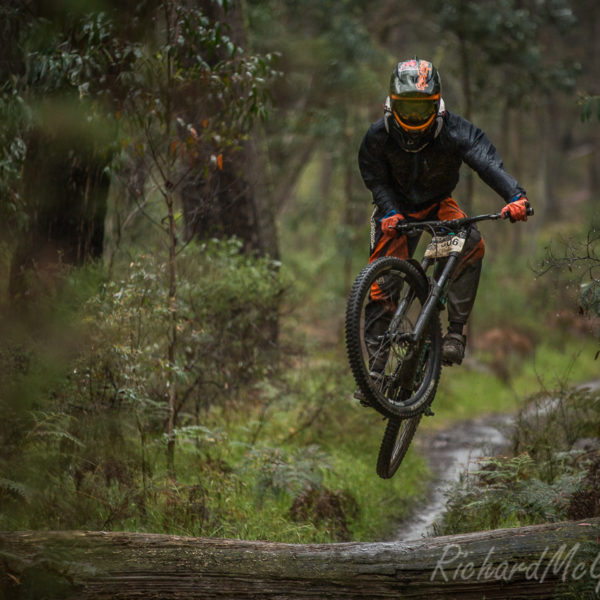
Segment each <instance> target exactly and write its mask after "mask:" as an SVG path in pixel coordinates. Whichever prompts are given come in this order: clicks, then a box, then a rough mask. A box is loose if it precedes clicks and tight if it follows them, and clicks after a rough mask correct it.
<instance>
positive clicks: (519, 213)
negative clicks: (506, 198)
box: [500, 196, 529, 223]
mask: <svg viewBox="0 0 600 600" xmlns="http://www.w3.org/2000/svg"><path fill="white" fill-rule="evenodd" d="M528 208H529V201H528V200H527V198H525V196H523V197H522V198H519V199H518V200H515V201H514V202H509V203H508V204H507V205H506V206H505V207H504V208H503V209H502V210H501V211H500V214H501V215H502V218H503V219H510V222H511V223H515V222H516V221H527V209H528Z"/></svg>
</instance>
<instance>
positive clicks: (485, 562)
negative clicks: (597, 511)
mask: <svg viewBox="0 0 600 600" xmlns="http://www.w3.org/2000/svg"><path fill="white" fill-rule="evenodd" d="M599 533H600V518H596V519H590V520H589V521H585V522H583V521H580V522H564V523H553V524H549V525H537V526H530V527H521V528H515V529H499V530H496V531H487V532H478V533H471V534H463V535H453V536H445V537H438V538H428V539H422V540H416V541H410V542H381V543H347V544H323V545H295V544H279V543H269V542H247V541H237V540H218V539H203V538H184V537H177V536H172V535H159V534H144V533H123V532H119V533H107V532H86V533H84V532H8V533H3V534H0V552H1V555H2V556H3V571H0V576H1V577H2V586H3V588H4V589H5V590H6V591H7V592H8V593H9V594H10V593H11V592H12V594H13V597H17V596H16V592H18V591H19V589H22V590H25V588H26V587H27V586H29V587H28V590H31V589H33V587H32V586H33V582H32V579H33V578H34V577H40V576H41V575H40V574H41V573H42V571H43V570H44V569H45V570H46V571H47V572H52V573H54V581H55V587H54V588H52V589H58V588H56V585H58V584H57V583H56V581H57V580H58V579H60V577H62V579H63V583H64V585H63V587H62V588H60V590H59V593H60V597H62V598H78V599H87V598H94V599H97V598H113V599H124V598H145V599H152V598H166V597H168V598H187V599H189V598H210V599H211V600H212V599H214V598H236V599H243V598H261V599H263V598H277V599H278V600H285V599H290V598H305V599H307V598H314V599H322V598H333V599H335V598H339V599H342V598H343V599H344V600H349V599H352V598H356V599H359V598H360V599H361V600H368V599H371V598H394V599H397V598H427V599H431V598H461V599H462V600H468V599H470V598H473V599H474V598H477V600H480V599H481V598H486V599H493V598H510V599H511V600H517V599H519V598H522V599H528V600H531V599H532V598H551V597H552V598H563V597H564V598H566V597H574V596H573V592H574V591H577V590H574V587H573V586H582V585H587V586H588V588H587V589H588V590H591V589H594V588H595V586H596V585H597V584H598V580H599V578H600V555H599V551H600V547H599V546H598V543H597V539H598V534H599ZM67 566H68V570H67V569H66V567H67ZM43 584H44V586H45V588H44V592H45V593H44V597H58V596H52V595H51V594H49V590H50V589H51V588H50V587H49V580H48V579H45V580H44V582H43ZM580 590H581V587H580V588H579V591H580ZM30 593H31V592H30ZM57 593H58V592H57ZM9 597H10V596H9ZM30 597H33V596H30ZM581 597H583V596H581ZM586 597H587V596H586ZM589 597H592V596H589Z"/></svg>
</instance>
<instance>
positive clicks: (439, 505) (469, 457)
mask: <svg viewBox="0 0 600 600" xmlns="http://www.w3.org/2000/svg"><path fill="white" fill-rule="evenodd" d="M579 387H581V388H589V389H591V390H598V389H600V380H594V381H590V382H587V383H584V384H581V385H580V386H579ZM553 400H554V399H553V398H548V403H547V407H546V409H547V410H552V408H553V406H554V402H553ZM538 410H539V408H538ZM513 427H514V415H511V414H505V415H488V416H483V417H480V418H477V419H469V420H466V421H459V422H458V423H455V424H454V425H452V426H451V427H449V428H447V429H444V430H442V431H438V432H435V433H431V434H425V435H423V433H421V436H419V431H417V435H416V438H415V442H413V443H416V444H417V447H418V449H419V451H420V452H422V453H423V454H424V455H425V456H426V457H427V459H428V461H429V465H430V468H431V469H432V470H433V473H434V478H433V481H432V483H431V487H430V490H431V491H430V496H429V497H428V498H427V499H426V500H425V504H424V505H423V507H422V508H420V509H418V510H417V511H416V512H415V513H414V514H413V515H412V516H411V517H410V518H409V519H407V520H406V521H404V522H402V523H400V524H399V526H398V529H397V532H396V535H395V536H393V539H395V540H397V541H407V540H415V539H419V538H422V537H426V536H428V535H432V533H433V532H432V526H433V524H434V522H435V521H436V520H437V519H439V518H440V517H441V515H442V513H443V512H444V505H445V503H446V492H447V491H448V490H449V489H450V487H451V486H452V484H454V483H455V482H456V481H458V479H459V477H460V475H461V473H463V472H465V470H466V469H467V468H468V467H469V466H470V465H471V466H472V463H473V462H474V461H475V460H477V459H478V458H480V457H482V456H494V455H498V454H501V453H502V452H503V450H504V449H505V448H506V447H507V446H508V443H509V440H510V436H511V431H512V429H513Z"/></svg>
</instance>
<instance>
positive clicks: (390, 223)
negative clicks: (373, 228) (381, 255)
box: [381, 214, 404, 237]
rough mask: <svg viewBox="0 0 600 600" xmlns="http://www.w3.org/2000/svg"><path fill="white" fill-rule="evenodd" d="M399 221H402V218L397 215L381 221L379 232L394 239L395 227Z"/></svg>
mask: <svg viewBox="0 0 600 600" xmlns="http://www.w3.org/2000/svg"><path fill="white" fill-rule="evenodd" d="M400 221H404V217H403V216H402V215H399V214H395V215H391V216H390V217H385V218H383V219H381V231H382V233H383V235H384V236H388V237H394V236H395V235H396V225H398V223H400Z"/></svg>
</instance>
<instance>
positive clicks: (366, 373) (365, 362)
mask: <svg viewBox="0 0 600 600" xmlns="http://www.w3.org/2000/svg"><path fill="white" fill-rule="evenodd" d="M386 278H387V280H393V281H398V282H400V283H398V284H397V287H398V286H399V290H400V291H398V290H395V291H391V292H390V298H391V299H392V302H393V301H394V299H395V300H398V299H399V298H406V297H412V298H413V299H416V300H417V301H418V302H417V303H416V308H415V310H416V311H417V313H418V312H419V310H420V308H421V307H422V305H423V304H424V303H425V301H426V299H427V295H428V291H429V285H428V282H427V279H426V277H425V275H424V274H423V273H422V272H421V271H420V270H419V269H418V268H417V267H415V266H414V265H413V264H411V263H409V262H408V261H405V260H401V259H399V258H395V257H382V258H378V259H377V260H375V261H373V262H372V263H370V264H369V265H367V266H366V267H365V268H364V269H363V270H362V271H361V272H360V273H359V275H358V277H357V278H356V280H355V282H354V285H353V287H352V290H351V292H350V295H349V297H348V304H347V308H346V327H345V330H346V331H345V332H346V350H347V354H348V361H349V363H350V368H351V370H352V374H353V375H354V379H355V381H356V384H357V386H358V387H359V389H360V390H361V391H362V393H363V395H364V397H365V398H366V399H367V401H368V403H369V404H370V405H371V406H372V407H373V408H375V409H376V410H377V411H379V412H380V413H381V414H383V415H384V416H385V417H388V418H390V419H396V420H397V419H407V418H409V417H413V416H415V415H418V414H419V413H421V412H422V411H423V410H424V409H425V408H426V407H427V406H428V405H429V404H430V403H431V401H432V400H433V397H434V395H435V391H436V389H437V384H438V382H439V378H440V373H441V368H442V364H441V345H442V335H441V327H440V320H439V314H438V313H437V312H436V313H435V314H434V315H432V318H431V320H430V323H429V325H428V327H427V328H426V330H425V332H424V334H423V340H420V341H419V343H420V344H421V345H420V346H419V347H418V350H413V351H412V354H413V355H414V356H415V357H416V359H417V364H418V365H419V368H418V369H413V372H412V373H409V377H410V378H412V379H413V380H414V379H415V378H416V379H417V381H416V382H414V381H412V382H409V383H407V382H406V381H395V380H394V378H396V379H406V378H407V374H406V373H404V372H403V371H402V369H401V368H400V369H399V368H398V367H396V370H395V371H394V372H393V373H392V375H390V376H388V378H387V379H389V380H391V381H392V385H388V386H387V387H388V388H392V390H393V391H392V392H389V389H380V388H378V387H376V386H375V384H374V382H373V379H372V377H371V375H370V367H369V359H367V358H366V347H367V343H366V341H365V337H366V333H365V329H366V327H367V326H366V323H367V321H368V319H367V317H366V316H365V315H366V312H367V311H366V308H365V307H366V305H367V304H371V306H372V304H373V302H372V300H371V295H370V294H371V288H372V285H373V283H374V282H376V281H377V282H378V283H379V282H381V281H383V282H385V281H386ZM393 281H392V285H391V287H390V289H391V290H394V284H393ZM384 286H385V283H384ZM394 294H396V296H397V298H395V297H394ZM411 295H412V296H411ZM400 302H401V300H399V301H398V303H397V305H398V306H399V305H400ZM411 302H412V300H411ZM388 314H389V313H388ZM415 319H416V317H415V318H413V319H412V321H411V319H409V318H408V317H407V318H406V324H405V325H406V327H414V322H413V321H415ZM382 337H384V336H379V339H381V338H382ZM387 348H388V349H387V358H385V360H386V361H388V360H389V361H390V364H391V363H392V362H393V360H394V359H396V361H397V363H398V364H402V361H404V362H405V363H406V364H407V365H408V366H409V367H410V366H411V365H410V364H409V362H410V361H411V360H413V361H414V359H410V358H407V357H408V356H409V355H410V351H409V350H406V351H405V352H406V354H405V355H404V357H402V352H401V351H396V348H395V347H394V345H393V344H392V343H391V342H389V343H388V344H387ZM418 352H421V353H422V355H424V356H425V359H424V360H423V359H422V358H419V357H418V356H416V355H417V353H418ZM398 356H400V358H398ZM390 357H391V360H390ZM386 368H388V367H387V363H386ZM407 370H408V371H410V369H404V371H407ZM398 372H400V373H401V376H400V377H397V376H396V373H398ZM380 387H383V386H380ZM411 437H412V436H411Z"/></svg>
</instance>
